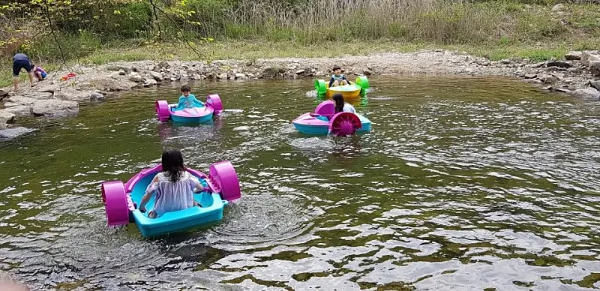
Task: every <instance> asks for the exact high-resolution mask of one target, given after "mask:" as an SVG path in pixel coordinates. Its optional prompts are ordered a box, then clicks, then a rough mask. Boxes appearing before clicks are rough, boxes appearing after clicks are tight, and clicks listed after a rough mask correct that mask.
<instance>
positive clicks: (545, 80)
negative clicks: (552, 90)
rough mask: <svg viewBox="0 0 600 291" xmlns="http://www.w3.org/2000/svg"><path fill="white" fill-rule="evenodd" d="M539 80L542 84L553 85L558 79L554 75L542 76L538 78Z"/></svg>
mask: <svg viewBox="0 0 600 291" xmlns="http://www.w3.org/2000/svg"><path fill="white" fill-rule="evenodd" d="M539 79H540V81H542V82H543V83H544V84H553V83H555V82H557V81H558V78H557V77H556V76H554V75H542V76H540V77H539Z"/></svg>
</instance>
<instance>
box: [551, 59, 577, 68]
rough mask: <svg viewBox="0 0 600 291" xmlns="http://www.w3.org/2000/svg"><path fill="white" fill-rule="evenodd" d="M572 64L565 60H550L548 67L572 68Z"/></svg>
mask: <svg viewBox="0 0 600 291" xmlns="http://www.w3.org/2000/svg"><path fill="white" fill-rule="evenodd" d="M571 66H572V65H571V63H569V62H565V61H548V62H547V63H546V67H559V68H570V67H571Z"/></svg>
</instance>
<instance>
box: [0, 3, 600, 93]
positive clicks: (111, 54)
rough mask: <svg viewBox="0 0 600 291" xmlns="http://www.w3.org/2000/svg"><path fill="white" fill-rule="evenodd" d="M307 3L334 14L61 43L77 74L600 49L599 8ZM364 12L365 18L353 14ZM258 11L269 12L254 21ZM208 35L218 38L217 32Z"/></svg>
mask: <svg viewBox="0 0 600 291" xmlns="http://www.w3.org/2000/svg"><path fill="white" fill-rule="evenodd" d="M194 1H196V2H198V1H200V2H202V1H204V0H194ZM211 1H212V0H211ZM310 1H313V2H314V1H316V2H315V3H317V2H318V3H321V4H322V5H321V6H319V7H321V8H327V9H325V10H323V9H314V7H312V8H310V9H308V10H304V11H303V12H302V13H300V14H298V15H296V16H294V17H293V19H290V18H288V16H290V15H289V9H283V8H282V7H279V6H277V7H279V8H277V7H274V8H273V9H275V8H277V9H275V10H273V11H271V10H269V9H271V8H269V9H267V8H268V7H267V6H264V5H263V6H260V5H262V4H264V3H263V2H261V1H258V2H256V1H245V2H244V3H246V4H244V5H247V7H246V6H243V7H246V8H244V9H246V10H244V9H242V10H240V13H241V14H240V13H238V14H235V15H230V17H225V18H222V19H215V20H214V21H215V22H214V23H212V24H211V23H209V24H208V25H215V26H217V24H218V23H220V24H223V26H222V27H221V28H223V27H225V30H224V31H221V32H218V34H217V36H218V37H217V36H215V38H216V39H217V40H216V41H211V42H206V41H204V42H203V41H195V44H192V45H191V46H192V47H193V48H194V49H191V48H190V46H188V45H186V44H185V43H182V42H176V41H172V42H169V41H163V42H161V43H155V42H153V41H152V40H148V39H145V38H142V39H125V40H119V41H115V40H112V41H108V42H107V41H102V40H101V39H102V38H101V37H100V36H99V35H98V34H95V33H93V32H90V31H86V30H80V31H79V32H77V33H61V34H60V35H59V39H60V40H61V41H60V43H61V46H60V48H62V51H63V53H64V54H65V55H66V57H67V58H68V62H69V63H71V64H74V63H79V64H104V63H108V62H113V61H137V60H183V61H190V60H208V61H212V60H217V59H244V60H249V61H253V60H256V59H258V58H276V57H309V58H311V57H333V56H340V55H346V54H347V55H366V54H370V53H380V52H412V51H417V50H420V49H448V50H452V51H458V52H466V53H468V54H471V55H475V56H484V57H487V58H488V59H490V60H501V59H505V58H527V59H531V60H533V61H544V60H548V59H552V58H555V59H560V58H562V57H563V56H564V54H565V53H566V52H568V51H569V50H589V49H597V48H598V47H600V10H599V9H597V7H598V6H597V5H585V4H565V10H564V11H563V12H560V13H555V12H552V11H551V8H552V5H537V4H534V5H524V4H522V3H521V2H518V1H489V2H485V3H465V4H453V5H448V4H447V3H445V2H443V1H442V0H435V1H434V4H435V5H433V6H427V5H420V4H422V2H421V1H414V3H413V4H414V5H412V6H411V8H410V9H408V10H407V9H405V10H402V11H399V12H398V13H396V12H394V11H392V10H393V9H392V8H394V7H395V6H393V5H395V4H394V2H393V1H392V2H381V3H380V5H371V6H361V5H363V4H362V3H366V2H364V1H358V0H353V1H350V2H349V3H351V4H352V5H354V6H352V5H351V6H349V7H345V8H344V9H342V10H339V9H334V8H335V7H331V5H330V4H331V3H330V2H328V1H325V0H310ZM319 1H320V2H319ZM370 1H371V0H370ZM200 2H198V3H200ZM217 2H218V1H217ZM550 2H553V1H550ZM550 2H548V3H550ZM202 3H204V2H202ZM206 3H208V2H206ZM215 3H216V2H215ZM256 3H258V4H257V5H259V4H260V3H262V4H260V5H259V6H257V7H258V8H256V7H254V6H253V5H255V4H256ZM311 3H312V2H311ZM369 3H375V2H369ZM536 3H539V2H536ZM386 5H388V6H386ZM389 5H392V6H389ZM243 7H242V8H243ZM265 7H266V8H265ZM269 7H270V6H269ZM357 7H361V9H362V10H360V9H358V10H357V9H354V8H357ZM254 8H256V9H267V10H265V11H263V12H265V13H262V14H261V13H258V14H255V13H254V12H253V11H255V10H253V9H254ZM280 8H281V9H280ZM250 12H253V13H250ZM266 12H269V13H266ZM271 12H273V13H275V14H272V13H271ZM392 12H393V13H392ZM286 13H287V14H286ZM357 13H358V14H357ZM386 13H387V14H386ZM357 15H358V16H359V17H356V16H357ZM290 17H291V16H290ZM211 29H213V30H214V31H219V30H218V29H217V28H216V27H215V28H211ZM192 31H193V29H192V30H189V32H188V31H187V30H186V34H185V35H187V36H188V37H191V36H192V35H193V32H192ZM216 33H217V32H216ZM205 40H206V38H205ZM29 43H30V45H29V47H28V49H27V53H28V54H29V55H32V56H34V59H35V60H36V62H40V63H41V64H42V66H43V67H45V68H47V69H48V70H49V71H53V70H55V69H57V68H58V63H59V60H60V59H61V57H60V49H59V47H58V46H57V45H56V43H55V42H54V38H53V37H50V36H48V35H47V36H45V37H41V38H38V39H37V40H36V41H31V42H29ZM5 54H6V55H5V57H4V61H0V65H1V66H2V67H3V68H5V69H4V70H0V87H4V86H8V85H10V84H11V73H10V71H11V70H10V67H11V64H10V56H12V55H10V53H6V52H5ZM38 60H39V61H38ZM21 78H22V79H23V80H26V78H27V76H26V75H24V74H23V75H22V76H21Z"/></svg>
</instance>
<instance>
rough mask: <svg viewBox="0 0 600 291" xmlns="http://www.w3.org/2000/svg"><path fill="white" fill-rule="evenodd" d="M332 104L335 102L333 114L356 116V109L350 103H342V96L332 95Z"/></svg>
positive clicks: (338, 94)
mask: <svg viewBox="0 0 600 291" xmlns="http://www.w3.org/2000/svg"><path fill="white" fill-rule="evenodd" d="M332 98H333V102H335V113H340V112H350V113H354V114H356V109H354V106H352V104H350V103H346V102H344V96H342V94H340V93H336V94H334V95H333V97H332Z"/></svg>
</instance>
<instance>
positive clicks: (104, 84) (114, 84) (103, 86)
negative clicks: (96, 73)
mask: <svg viewBox="0 0 600 291" xmlns="http://www.w3.org/2000/svg"><path fill="white" fill-rule="evenodd" d="M137 85H138V84H137V83H135V82H131V81H128V80H123V79H113V78H110V77H106V78H100V79H95V80H90V86H91V87H92V88H95V89H97V90H100V91H104V92H115V91H127V90H131V88H135V87H136V86H137Z"/></svg>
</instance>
